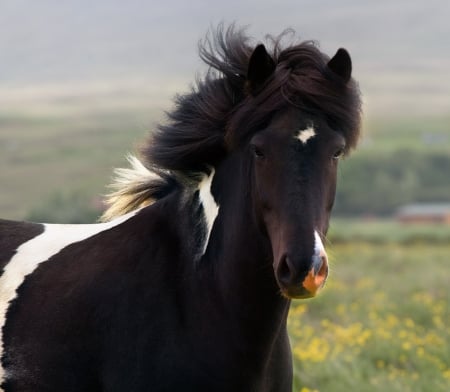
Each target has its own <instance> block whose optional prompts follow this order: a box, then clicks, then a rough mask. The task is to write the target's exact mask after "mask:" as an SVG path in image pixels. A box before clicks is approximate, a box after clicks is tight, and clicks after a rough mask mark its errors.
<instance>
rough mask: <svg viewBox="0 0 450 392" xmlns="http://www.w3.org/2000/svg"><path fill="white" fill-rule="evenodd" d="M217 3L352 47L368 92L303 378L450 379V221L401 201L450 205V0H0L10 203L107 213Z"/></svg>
mask: <svg viewBox="0 0 450 392" xmlns="http://www.w3.org/2000/svg"><path fill="white" fill-rule="evenodd" d="M221 21H224V22H225V23H230V22H233V21H235V22H237V23H238V24H239V25H241V26H245V25H248V26H249V30H248V31H249V33H250V34H251V35H253V36H254V37H255V43H256V42H259V41H260V40H262V39H263V37H264V35H265V34H267V33H272V34H278V33H280V32H281V31H282V30H284V29H286V28H287V27H292V28H294V29H295V30H296V31H297V33H298V35H299V36H300V37H301V38H302V39H315V40H318V41H319V42H320V45H321V48H322V49H323V50H324V51H325V52H326V53H328V54H329V55H332V54H334V52H335V51H336V50H337V48H339V47H345V48H347V49H348V50H349V51H350V53H351V56H352V58H353V63H354V76H355V78H356V79H357V80H358V81H359V83H360V87H361V91H362V93H363V98H364V129H363V132H364V137H363V139H362V141H361V143H360V146H359V148H358V150H357V151H356V152H355V153H354V154H353V155H352V156H351V157H350V158H349V159H346V160H344V161H343V162H341V163H340V169H339V176H340V178H339V185H338V193H337V198H336V203H335V208H334V212H333V214H334V217H333V219H332V223H331V229H330V232H329V235H328V242H327V245H328V246H327V248H328V250H329V256H330V261H331V265H332V269H331V274H330V277H329V278H328V281H327V286H326V288H325V290H324V292H323V294H321V295H320V296H319V297H318V298H315V299H314V300H312V301H295V302H293V304H292V307H291V312H290V318H289V331H290V337H291V343H292V348H293V350H292V352H293V358H294V390H293V391H294V392H318V391H320V392H348V391H364V392H384V391H389V392H441V391H442V392H447V391H449V390H450V389H449V384H450V352H449V350H448V347H450V329H449V327H448V326H449V325H450V320H449V313H448V309H449V308H450V301H449V291H448V282H449V281H450V275H449V268H448V262H449V257H450V225H449V224H423V223H409V224H405V223H401V222H399V220H398V216H397V211H398V209H399V208H401V207H402V206H404V205H408V204H410V203H422V205H423V203H427V204H429V205H430V204H431V206H436V205H440V206H444V207H445V206H447V210H448V216H449V222H450V1H448V0H427V1H419V0H405V1H399V0H393V1H388V0H376V1H361V0H340V1H331V0H322V1H321V0H314V1H306V0H293V1H287V0H276V1H275V0H273V1H272V0H271V1H264V0H260V1H254V0H250V1H243V0H241V1H236V0H227V1H223V2H218V1H211V0H208V1H207V0H191V1H181V0H178V1H175V0H165V1H137V0H128V1H123V0H121V1H119V0H108V1H106V0H89V1H88V0H73V1H64V0H28V1H23V0H0V217H3V218H10V219H17V220H20V219H27V220H33V221H41V222H42V221H45V222H48V221H52V222H61V223H63V222H72V223H80V222H93V221H95V220H96V218H97V217H98V215H99V214H100V213H101V210H102V208H103V205H102V197H101V195H102V194H103V193H105V192H106V188H105V184H107V183H108V182H109V181H110V176H111V174H112V170H113V168H114V167H117V166H120V165H124V164H125V161H124V155H125V154H126V153H127V152H132V151H133V150H134V149H135V147H136V145H137V144H138V143H139V141H140V140H142V139H143V138H144V137H145V136H146V135H147V134H148V132H149V131H151V129H153V128H154V125H155V123H156V122H158V121H161V120H162V121H164V115H163V113H164V110H170V108H171V98H172V97H173V95H174V94H175V93H176V92H179V93H183V92H186V91H188V89H189V86H190V83H192V81H193V80H194V77H195V75H196V74H200V75H201V74H202V73H204V72H205V71H206V69H205V67H204V66H203V65H202V64H201V63H200V61H199V60H198V57H197V42H198V40H199V39H201V38H202V37H203V36H204V34H205V33H206V31H207V30H208V29H209V28H210V26H214V25H217V24H218V23H219V22H221ZM438 203H439V204H438ZM150 240H151V239H149V241H150ZM300 240H301V239H300ZM186 295H189V293H186Z"/></svg>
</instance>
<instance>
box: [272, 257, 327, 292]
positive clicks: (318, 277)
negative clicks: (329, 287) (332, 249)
mask: <svg viewBox="0 0 450 392" xmlns="http://www.w3.org/2000/svg"><path fill="white" fill-rule="evenodd" d="M276 276H277V281H278V285H279V286H280V289H281V293H282V294H283V295H284V296H285V297H287V298H290V299H294V298H295V299H299V298H311V297H314V296H315V295H316V294H317V293H318V292H319V291H320V289H321V288H322V287H323V286H324V285H325V282H326V280H327V277H328V257H327V254H326V253H325V251H324V250H323V249H320V250H318V251H317V253H316V254H314V256H313V260H312V265H311V268H310V270H309V271H308V273H307V275H306V276H305V277H304V278H303V281H302V282H301V283H300V284H299V283H298V282H299V280H298V273H297V270H296V268H295V266H294V265H293V263H292V262H291V260H290V259H289V257H288V256H284V257H283V260H281V262H280V263H279V265H278V268H277V271H276Z"/></svg>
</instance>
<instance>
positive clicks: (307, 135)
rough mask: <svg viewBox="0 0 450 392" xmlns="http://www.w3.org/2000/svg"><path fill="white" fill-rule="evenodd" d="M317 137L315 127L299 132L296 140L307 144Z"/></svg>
mask: <svg viewBox="0 0 450 392" xmlns="http://www.w3.org/2000/svg"><path fill="white" fill-rule="evenodd" d="M314 136H316V131H315V130H314V127H313V126H309V127H308V128H306V129H301V130H300V131H298V132H297V134H296V135H295V138H296V139H298V140H300V141H301V142H302V143H303V144H306V143H307V142H308V140H309V139H311V138H312V137H314Z"/></svg>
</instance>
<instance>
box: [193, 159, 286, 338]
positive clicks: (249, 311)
mask: <svg viewBox="0 0 450 392" xmlns="http://www.w3.org/2000/svg"><path fill="white" fill-rule="evenodd" d="M233 169H234V170H233ZM225 170H226V171H227V172H228V175H229V173H241V174H242V173H245V170H238V169H236V168H229V167H228V168H225ZM218 174H219V175H220V173H218ZM232 182H233V183H230V182H227V183H226V184H225V185H224V186H222V188H221V189H219V191H222V192H225V193H226V194H225V195H223V197H221V198H220V200H218V204H219V212H218V216H217V219H216V220H215V222H214V228H213V230H212V233H211V238H210V240H209V244H208V248H207V249H206V253H205V255H204V257H203V258H202V259H201V265H202V266H204V267H205V268H206V269H207V270H208V269H209V270H210V271H211V273H208V274H207V275H208V276H207V277H206V279H207V280H209V281H210V282H212V286H211V287H208V290H211V291H216V292H218V293H217V295H218V296H219V297H220V298H221V300H222V301H223V304H224V307H225V308H226V309H227V310H228V311H229V313H230V314H232V316H233V317H237V318H239V319H240V320H241V321H242V323H241V325H242V326H243V327H244V328H245V327H247V328H249V331H251V333H252V334H253V335H255V334H254V328H257V329H258V330H259V331H260V332H261V334H260V336H261V337H262V338H264V339H267V341H268V342H269V341H270V340H271V339H273V338H275V337H274V336H271V335H274V334H276V333H278V332H279V331H280V329H285V324H286V318H287V311H288V308H289V301H287V300H286V299H285V298H283V297H282V296H281V294H280V292H279V289H278V286H277V284H276V281H275V278H274V272H273V267H272V256H271V254H272V252H271V246H270V243H269V240H268V238H267V237H266V236H265V235H264V234H262V233H261V229H260V227H258V224H257V222H256V221H255V219H254V217H253V206H252V205H251V198H250V195H249V193H248V183H247V181H246V179H242V178H240V179H239V178H237V177H234V180H232ZM212 278H214V279H212ZM245 324H246V325H245ZM265 329H266V331H265ZM263 335H266V336H265V337H263Z"/></svg>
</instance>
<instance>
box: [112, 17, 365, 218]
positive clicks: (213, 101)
mask: <svg viewBox="0 0 450 392" xmlns="http://www.w3.org/2000/svg"><path fill="white" fill-rule="evenodd" d="M289 37H293V31H291V30H288V31H285V32H284V33H283V34H281V35H280V36H277V37H273V36H267V37H266V41H267V45H266V47H267V49H268V52H269V53H270V55H271V56H272V58H273V60H274V61H275V64H276V69H275V72H274V74H273V75H272V76H271V77H270V78H269V79H268V80H267V81H266V83H265V85H264V86H263V88H262V89H261V90H260V91H259V92H258V93H257V94H256V95H255V94H250V93H249V92H248V86H247V80H246V74H247V67H248V64H249V60H250V56H251V54H252V52H253V49H254V47H255V45H252V44H251V39H250V37H248V36H247V35H246V33H245V31H244V30H243V29H237V28H235V26H234V25H231V26H230V27H229V28H227V29H225V28H224V27H223V25H220V26H219V27H218V28H217V29H216V30H215V31H214V32H213V33H211V34H209V35H207V36H206V38H205V39H204V40H203V41H202V42H200V44H199V53H200V57H201V59H202V60H203V61H204V62H205V63H206V64H207V65H208V66H209V70H208V72H207V73H206V75H205V76H204V77H203V78H201V79H198V80H197V81H196V84H195V85H194V86H193V87H192V89H191V91H190V92H189V93H187V94H184V95H178V96H176V97H175V108H174V109H173V110H172V111H171V112H169V113H167V116H168V121H167V123H166V124H164V125H159V126H158V127H157V130H156V131H155V132H153V133H152V134H151V136H150V138H149V139H148V141H147V142H146V144H145V145H144V147H143V148H142V150H141V161H139V160H137V159H136V158H131V159H130V162H131V166H132V167H131V169H118V170H117V171H116V175H117V180H116V182H115V183H114V184H113V188H114V192H113V193H112V194H111V195H110V197H109V199H108V200H107V203H108V204H109V206H110V207H109V208H108V210H107V211H106V212H105V214H104V215H103V219H111V218H113V217H116V216H117V215H122V214H124V213H127V212H129V211H132V210H134V209H136V208H138V207H140V206H143V205H145V204H150V203H151V202H152V201H154V200H156V199H158V198H160V197H162V196H164V195H165V194H167V193H169V192H170V191H171V190H172V189H173V187H174V186H175V184H176V183H177V181H176V179H177V178H178V179H179V178H181V177H186V178H192V177H193V175H194V174H195V173H196V174H197V176H195V175H194V177H197V178H198V174H199V173H208V171H209V168H210V167H212V166H215V165H216V164H217V163H218V162H220V160H222V159H223V157H224V156H225V155H226V153H227V151H229V150H231V149H233V148H236V147H237V146H239V145H241V144H242V142H243V141H244V140H246V139H247V138H248V137H249V135H251V134H252V133H253V132H255V130H257V129H258V128H259V127H260V126H261V125H262V124H264V123H265V122H267V121H268V120H269V119H270V118H271V116H272V115H273V114H274V113H275V112H276V111H278V110H280V109H282V108H283V107H286V106H288V105H294V106H296V107H299V108H301V109H303V110H305V111H307V112H309V113H320V114H321V115H322V116H325V118H326V119H327V121H328V123H329V124H330V125H331V126H332V127H333V128H334V129H336V130H338V131H339V132H341V133H342V134H343V136H344V137H345V139H346V146H347V151H349V150H351V149H352V148H353V147H355V145H356V143H357V140H358V137H359V128H360V117H361V113H360V106H361V101H360V95H359V89H358V87H357V84H356V83H355V82H354V80H353V79H351V80H350V81H349V82H347V83H345V82H344V81H343V80H342V79H341V78H339V77H338V76H337V75H335V74H334V73H333V72H331V71H330V70H329V69H328V67H327V62H328V61H329V57H327V56H326V55H325V54H323V53H322V52H320V50H319V49H318V47H317V45H316V44H315V43H314V42H313V41H304V42H297V43H291V44H284V42H285V41H286V40H287V39H288V38H289Z"/></svg>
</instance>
